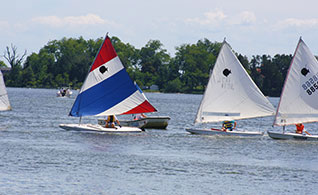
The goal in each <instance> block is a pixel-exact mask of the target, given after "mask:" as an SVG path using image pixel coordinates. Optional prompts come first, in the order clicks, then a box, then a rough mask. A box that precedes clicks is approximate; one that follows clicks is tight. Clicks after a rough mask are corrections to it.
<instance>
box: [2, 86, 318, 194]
mask: <svg viewBox="0 0 318 195" xmlns="http://www.w3.org/2000/svg"><path fill="white" fill-rule="evenodd" d="M8 93H9V98H10V101H11V104H12V107H13V111H10V112H1V113H0V116H1V117H0V122H1V129H0V136H1V139H0V144H1V145H0V156H1V160H0V191H1V193H3V194H46V193H49V194H255V193H257V194H315V192H316V188H317V183H316V178H317V174H318V150H317V148H318V143H317V142H302V141H277V140H272V139H270V138H269V137H268V136H267V135H266V136H264V137H262V138H260V139H254V138H253V139H250V138H229V137H213V136H212V137H211V136H198V135H190V134H189V133H187V132H186V131H185V130H184V129H185V128H186V127H192V126H193V125H194V124H193V121H194V118H195V115H196V111H197V109H198V106H199V103H200V101H201V97H202V96H201V95H185V94H158V93H151V94H146V95H147V97H148V99H149V100H150V101H151V103H153V104H154V106H155V107H156V108H157V109H158V110H159V113H154V114H153V115H168V116H170V117H171V120H170V123H169V126H168V129H167V131H165V130H148V131H146V132H143V133H141V134H134V135H127V134H125V135H106V134H95V133H79V132H71V131H64V130H62V129H60V128H59V127H58V124H60V123H74V122H75V123H76V122H78V118H72V117H68V112H69V110H70V108H71V107H72V104H73V102H74V99H75V98H74V96H75V95H76V93H77V92H75V93H74V96H73V97H71V98H57V97H56V90H49V89H18V88H9V89H8ZM270 101H271V102H272V103H273V104H274V105H277V103H278V98H270ZM120 117H123V118H128V117H131V116H120ZM83 121H84V122H90V123H97V119H96V118H95V117H86V118H84V119H83ZM272 123H273V117H266V118H261V119H251V120H241V121H239V122H238V126H239V127H240V128H244V129H247V130H258V131H267V130H269V129H272V127H271V125H272ZM219 125H220V124H219V123H216V124H203V125H197V126H206V127H210V126H219ZM306 127H307V128H308V129H309V128H310V129H311V132H312V133H315V134H318V130H317V128H316V124H308V125H306ZM293 128H294V127H290V130H293ZM274 130H275V131H276V130H277V131H280V129H279V128H274Z"/></svg>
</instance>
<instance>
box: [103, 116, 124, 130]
mask: <svg viewBox="0 0 318 195" xmlns="http://www.w3.org/2000/svg"><path fill="white" fill-rule="evenodd" d="M105 122H106V124H105V127H107V128H114V127H115V123H117V125H118V126H120V127H121V125H120V123H119V121H118V119H117V117H116V116H115V115H109V116H108V117H107V119H106V121H105Z"/></svg>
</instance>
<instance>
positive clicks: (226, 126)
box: [222, 120, 236, 131]
mask: <svg viewBox="0 0 318 195" xmlns="http://www.w3.org/2000/svg"><path fill="white" fill-rule="evenodd" d="M235 128H236V121H234V120H231V121H223V123H222V130H223V131H227V130H228V131H232V130H233V129H235Z"/></svg>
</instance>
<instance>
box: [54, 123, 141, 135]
mask: <svg viewBox="0 0 318 195" xmlns="http://www.w3.org/2000/svg"><path fill="white" fill-rule="evenodd" d="M59 127H60V128H62V129H65V130H68V131H88V132H100V133H140V132H142V130H141V129H139V128H137V127H124V126H122V127H119V126H116V127H115V128H106V127H102V126H100V125H93V124H60V125H59Z"/></svg>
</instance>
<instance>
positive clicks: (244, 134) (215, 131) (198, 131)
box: [186, 128, 264, 137]
mask: <svg viewBox="0 0 318 195" xmlns="http://www.w3.org/2000/svg"><path fill="white" fill-rule="evenodd" d="M186 131H187V132H189V133H192V134H199V135H221V136H238V137H261V136H263V134H264V133H263V132H258V131H223V130H221V129H214V128H212V129H186Z"/></svg>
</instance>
